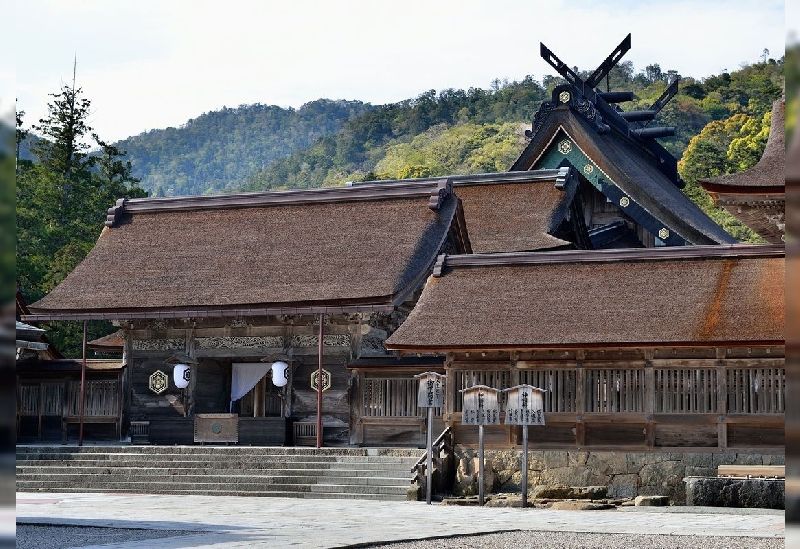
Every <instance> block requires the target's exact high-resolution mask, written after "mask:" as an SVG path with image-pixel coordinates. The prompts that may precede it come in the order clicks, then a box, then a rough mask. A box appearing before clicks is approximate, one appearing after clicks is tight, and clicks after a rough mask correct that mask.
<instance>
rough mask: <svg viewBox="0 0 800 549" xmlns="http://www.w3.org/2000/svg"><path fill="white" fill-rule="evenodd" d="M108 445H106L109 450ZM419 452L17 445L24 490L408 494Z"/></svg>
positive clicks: (368, 496)
mask: <svg viewBox="0 0 800 549" xmlns="http://www.w3.org/2000/svg"><path fill="white" fill-rule="evenodd" d="M106 450H108V451H106ZM418 459H419V451H418V450H408V449H364V448H352V449H350V448H347V449H340V448H332V449H327V448H319V449H318V448H286V447H278V448H272V447H241V448H240V447H220V446H209V447H195V446H176V447H153V446H109V447H99V446H93V447H91V448H87V447H80V448H77V447H65V446H62V447H40V446H37V447H19V448H17V467H16V472H17V475H16V486H17V490H19V491H32V492H37V491H39V492H41V491H52V492H131V493H172V494H174V493H187V494H190V493H192V494H206V495H214V494H216V495H261V496H272V497H275V496H281V497H326V498H328V497H346V498H351V497H355V498H366V499H393V500H405V499H406V498H407V491H408V488H409V486H410V484H411V479H412V472H411V469H412V467H413V465H414V464H415V463H416V462H417V460H418Z"/></svg>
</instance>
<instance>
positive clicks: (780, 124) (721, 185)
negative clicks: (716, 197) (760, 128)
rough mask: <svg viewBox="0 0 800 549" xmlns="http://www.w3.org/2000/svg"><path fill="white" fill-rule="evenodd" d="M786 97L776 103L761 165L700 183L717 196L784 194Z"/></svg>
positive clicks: (774, 103) (773, 106)
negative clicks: (732, 194)
mask: <svg viewBox="0 0 800 549" xmlns="http://www.w3.org/2000/svg"><path fill="white" fill-rule="evenodd" d="M785 120H786V96H785V95H784V96H782V97H781V98H780V99H776V100H775V101H774V102H773V103H772V119H771V122H770V127H769V137H768V138H767V145H766V146H765V147H764V152H763V154H762V155H761V158H760V159H759V161H758V163H756V165H755V166H753V167H752V168H748V169H746V170H744V171H742V172H738V173H731V174H726V175H721V176H719V177H711V178H708V179H700V180H698V182H699V183H700V184H701V185H702V186H703V188H704V189H706V190H707V191H709V192H714V193H725V192H733V193H741V192H754V193H765V192H766V193H783V192H784V191H783V189H784V187H785V177H786V137H785V133H786V128H785Z"/></svg>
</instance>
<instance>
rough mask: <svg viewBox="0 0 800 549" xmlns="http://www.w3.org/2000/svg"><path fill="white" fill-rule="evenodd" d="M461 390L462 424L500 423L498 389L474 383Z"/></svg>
mask: <svg viewBox="0 0 800 549" xmlns="http://www.w3.org/2000/svg"><path fill="white" fill-rule="evenodd" d="M461 392H462V393H464V405H463V407H462V412H461V424H462V425H500V403H499V401H498V398H497V395H498V393H499V392H500V390H499V389H494V388H492V387H487V386H486V385H475V386H473V387H470V388H469V389H462V390H461Z"/></svg>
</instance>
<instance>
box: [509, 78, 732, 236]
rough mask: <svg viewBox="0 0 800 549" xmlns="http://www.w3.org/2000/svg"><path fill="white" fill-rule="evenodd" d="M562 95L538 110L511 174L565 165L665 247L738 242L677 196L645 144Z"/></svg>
mask: <svg viewBox="0 0 800 549" xmlns="http://www.w3.org/2000/svg"><path fill="white" fill-rule="evenodd" d="M563 91H564V90H563V89H561V88H556V90H554V92H553V98H552V100H551V101H549V102H546V103H544V104H543V105H542V107H541V108H540V111H539V113H538V114H537V117H536V119H535V123H534V129H533V132H532V136H531V141H530V143H529V144H528V145H527V147H526V148H525V150H524V151H523V152H522V154H521V155H520V156H519V158H518V159H517V161H516V162H515V163H514V165H513V166H512V168H511V169H512V170H530V169H540V168H552V167H554V166H558V165H564V164H567V163H569V164H571V165H573V166H574V167H575V168H576V169H578V170H579V171H581V172H582V174H583V177H584V178H586V179H587V180H588V181H589V182H590V183H591V184H592V185H594V186H595V187H596V188H598V190H600V191H601V192H602V193H603V194H605V195H606V197H607V198H608V199H609V200H611V201H613V202H614V203H616V204H618V205H619V206H620V209H621V210H622V211H623V212H625V213H626V214H628V215H629V216H630V217H632V218H634V219H635V220H636V221H637V222H638V223H639V224H640V225H642V226H644V227H645V228H647V229H648V230H649V231H650V232H651V233H652V234H654V235H655V236H658V237H659V238H660V239H661V240H662V241H665V242H666V243H667V244H674V245H681V244H694V245H708V244H733V243H735V242H737V241H736V239H735V238H734V237H732V236H731V235H730V234H728V233H727V232H725V231H724V230H723V229H722V228H721V227H720V226H719V225H717V224H716V223H715V222H714V221H713V220H712V219H711V218H709V217H708V216H707V215H706V214H705V213H704V212H703V211H702V210H701V209H700V208H699V207H698V206H697V205H695V204H694V203H693V202H692V201H691V200H690V199H689V198H688V197H687V196H686V195H685V194H683V192H681V190H680V188H679V187H678V185H677V181H674V180H671V179H670V178H669V177H668V176H667V175H666V174H665V171H664V170H662V169H661V168H660V167H659V164H660V163H661V158H659V157H657V156H655V155H654V154H653V153H652V152H651V151H649V150H648V149H647V147H645V146H644V145H643V141H644V140H643V139H641V138H639V137H636V136H631V135H624V134H623V133H622V132H621V131H619V129H618V128H616V127H613V126H612V127H609V126H608V125H606V124H604V123H603V122H602V117H600V115H599V114H598V113H597V112H596V111H594V110H593V108H592V109H591V110H587V109H589V107H585V108H584V107H582V105H586V104H587V103H588V102H587V101H585V100H580V99H576V98H575V97H573V95H572V94H571V93H570V94H568V95H561V94H562V93H563ZM572 91H574V90H572ZM564 99H566V101H565V100H564ZM664 153H665V154H668V153H666V151H664ZM670 158H671V157H670Z"/></svg>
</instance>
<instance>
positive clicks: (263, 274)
mask: <svg viewBox="0 0 800 549" xmlns="http://www.w3.org/2000/svg"><path fill="white" fill-rule="evenodd" d="M394 191H395V192H383V191H381V192H378V193H376V192H375V189H374V188H373V187H369V186H365V187H362V188H358V189H356V188H353V189H347V188H338V189H316V190H314V191H296V192H283V193H251V194H244V195H228V196H218V197H187V198H185V199H137V200H131V201H128V202H125V203H124V204H118V206H117V207H116V208H114V209H112V211H110V214H109V217H110V221H109V222H107V224H108V225H111V227H106V228H105V229H104V230H103V232H102V233H101V235H100V238H99V239H98V241H97V243H96V244H95V246H94V248H93V249H92V251H91V252H90V253H89V255H88V256H87V257H86V258H85V259H84V261H83V262H81V264H80V265H78V267H76V268H75V270H74V271H73V272H72V273H70V275H69V276H68V277H67V278H66V279H65V280H64V281H63V282H62V283H61V284H60V285H59V286H57V287H56V288H55V289H54V290H53V291H52V292H50V294H48V295H47V296H46V297H44V298H43V299H42V300H40V301H38V302H37V303H34V304H32V305H30V312H31V313H32V315H33V317H34V318H39V319H42V320H45V319H59V318H62V319H71V318H109V319H110V318H120V319H124V318H158V317H199V316H236V315H248V314H270V313H273V314H279V313H280V312H287V313H288V312H297V311H301V312H305V311H318V310H319V311H320V312H322V311H323V310H327V309H326V308H330V309H331V312H333V309H334V308H338V309H336V310H365V309H366V310H372V309H375V308H387V307H391V306H392V305H393V304H396V303H398V302H401V301H403V300H404V299H405V298H406V297H407V296H408V294H409V293H410V292H413V290H414V289H416V288H417V287H418V286H419V285H421V284H422V282H423V281H424V277H425V276H426V275H427V273H428V272H429V271H430V268H431V267H432V265H433V262H434V260H435V258H436V254H437V253H438V252H439V250H440V248H441V246H442V244H443V243H444V241H445V239H446V237H447V235H448V232H449V230H450V228H451V224H452V223H453V222H454V219H455V218H456V212H457V209H458V208H459V207H460V205H459V202H458V199H457V198H456V197H455V196H454V195H453V194H452V192H451V189H449V188H445V189H444V190H442V189H439V188H437V187H433V188H432V189H431V188H419V187H418V188H412V189H410V190H409V189H394ZM376 198H380V199H376ZM437 207H438V209H435V208H437Z"/></svg>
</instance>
